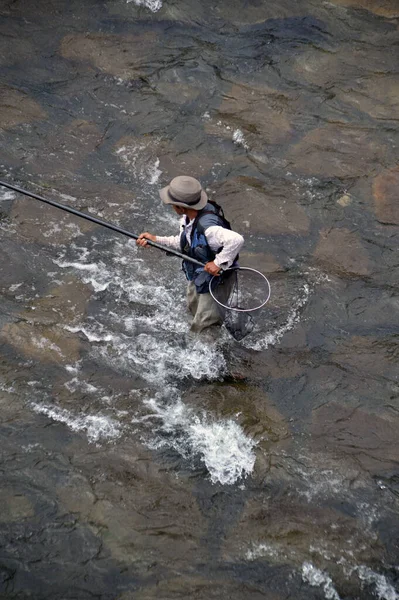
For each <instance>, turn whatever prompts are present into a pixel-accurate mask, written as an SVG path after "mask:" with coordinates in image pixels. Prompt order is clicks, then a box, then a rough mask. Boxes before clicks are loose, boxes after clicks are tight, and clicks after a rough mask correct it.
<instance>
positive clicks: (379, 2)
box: [331, 0, 399, 18]
mask: <svg viewBox="0 0 399 600" xmlns="http://www.w3.org/2000/svg"><path fill="white" fill-rule="evenodd" d="M331 1H332V3H333V4H340V5H341V6H347V7H348V8H364V9H365V10H368V11H370V12H372V13H374V14H376V15H380V16H381V17H388V18H395V17H399V8H398V3H397V0H331Z"/></svg>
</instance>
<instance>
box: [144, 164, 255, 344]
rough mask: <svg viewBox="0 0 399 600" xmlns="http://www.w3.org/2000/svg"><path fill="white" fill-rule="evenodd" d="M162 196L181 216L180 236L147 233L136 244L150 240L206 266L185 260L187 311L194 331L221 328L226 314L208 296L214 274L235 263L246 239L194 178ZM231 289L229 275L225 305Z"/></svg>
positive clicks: (222, 285) (223, 279) (222, 293)
mask: <svg viewBox="0 0 399 600" xmlns="http://www.w3.org/2000/svg"><path fill="white" fill-rule="evenodd" d="M159 195H160V196H161V199H162V201H163V202H164V203H165V204H171V205H172V207H173V210H174V211H175V213H176V214H177V215H179V216H180V217H182V219H181V224H180V233H179V235H176V236H173V235H172V236H157V235H152V234H151V233H148V232H147V231H145V232H143V233H140V235H139V237H138V240H137V242H136V243H137V244H138V245H139V246H147V242H146V240H151V241H152V242H158V243H159V244H163V245H164V246H169V247H171V248H174V249H175V250H180V251H181V252H182V253H183V254H186V255H187V256H191V257H192V258H196V259H197V260H200V261H201V262H204V263H206V264H205V266H204V267H197V266H196V265H194V264H193V263H190V262H188V261H183V270H184V272H185V274H186V277H187V279H188V282H189V283H188V288H187V303H188V309H189V311H190V312H191V314H192V315H193V317H194V318H193V322H192V324H191V331H195V332H200V331H202V330H203V329H205V328H207V327H211V326H212V325H221V323H222V322H223V315H222V313H221V309H220V307H219V306H218V305H217V303H216V302H215V301H214V300H213V298H212V296H211V295H210V293H209V282H210V280H211V279H212V277H213V276H214V275H219V274H220V273H221V269H223V270H225V269H228V268H229V267H231V266H232V265H233V264H235V262H236V259H237V257H238V253H239V251H240V249H241V247H242V245H243V243H244V238H243V237H242V236H241V235H240V234H239V233H236V232H235V231H232V230H231V227H230V224H229V222H228V221H227V220H226V219H225V218H224V215H223V211H222V209H221V208H220V206H219V205H218V204H216V202H211V201H208V196H207V194H206V193H205V191H204V190H203V189H202V187H201V184H200V182H199V181H197V179H194V177H187V176H184V175H183V176H179V177H175V178H174V179H172V181H171V182H170V184H169V185H167V186H166V187H164V188H163V189H162V190H161V191H160V192H159ZM231 287H232V282H231V280H229V277H228V275H227V276H226V275H223V274H221V275H220V282H219V283H218V298H220V300H221V301H222V302H223V301H224V302H226V301H227V299H228V297H229V294H230V291H231ZM212 291H213V286H212Z"/></svg>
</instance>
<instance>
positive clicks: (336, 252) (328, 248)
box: [314, 229, 371, 277]
mask: <svg viewBox="0 0 399 600" xmlns="http://www.w3.org/2000/svg"><path fill="white" fill-rule="evenodd" d="M314 257H315V259H316V260H317V262H319V263H321V265H322V266H323V268H325V269H326V271H327V272H331V273H334V272H335V273H341V274H344V275H345V274H346V275H355V276H358V277H359V276H364V275H370V273H371V265H370V260H369V257H368V254H367V252H366V250H365V248H364V246H363V244H362V242H361V240H360V239H359V237H358V236H357V235H356V233H354V232H352V231H349V229H330V230H327V229H324V230H322V231H321V233H320V240H319V242H318V244H317V246H316V249H315V251H314Z"/></svg>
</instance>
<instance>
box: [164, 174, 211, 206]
mask: <svg viewBox="0 0 399 600" xmlns="http://www.w3.org/2000/svg"><path fill="white" fill-rule="evenodd" d="M159 195H160V196H161V200H162V201H163V202H165V204H175V205H176V206H184V207H185V208H193V209H194V210H201V209H203V208H204V206H205V205H206V203H207V202H208V196H207V194H206V193H205V192H204V190H203V189H202V186H201V184H200V182H199V181H198V180H197V179H194V177H189V176H188V175H179V176H178V177H175V178H174V179H172V181H171V182H170V184H169V185H167V186H166V187H164V188H162V190H160V192H159Z"/></svg>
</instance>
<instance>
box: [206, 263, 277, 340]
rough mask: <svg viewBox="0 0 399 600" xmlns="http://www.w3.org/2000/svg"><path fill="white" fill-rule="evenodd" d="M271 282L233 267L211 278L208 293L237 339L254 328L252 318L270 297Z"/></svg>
mask: <svg viewBox="0 0 399 600" xmlns="http://www.w3.org/2000/svg"><path fill="white" fill-rule="evenodd" d="M270 291H271V290H270V283H269V281H268V279H267V277H266V276H265V275H263V273H261V272H260V271H257V270H256V269H252V268H250V267H235V268H232V269H228V270H226V271H224V273H223V274H222V275H221V276H215V277H212V279H211V282H210V284H209V292H210V294H211V296H212V298H213V299H214V300H215V302H217V304H218V305H219V307H220V310H221V314H222V316H223V324H224V326H225V327H226V329H227V330H228V331H229V332H230V333H231V335H232V336H233V337H234V338H235V339H236V340H242V339H243V338H244V337H245V336H246V335H248V334H249V333H251V331H252V330H253V328H254V319H253V317H254V315H255V314H256V312H257V311H259V310H260V309H261V308H262V307H263V306H265V304H266V303H267V302H268V301H269V298H270Z"/></svg>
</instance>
